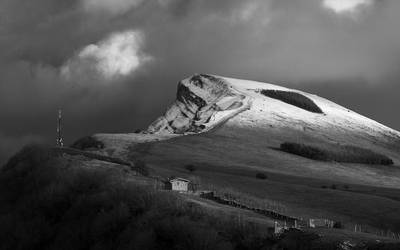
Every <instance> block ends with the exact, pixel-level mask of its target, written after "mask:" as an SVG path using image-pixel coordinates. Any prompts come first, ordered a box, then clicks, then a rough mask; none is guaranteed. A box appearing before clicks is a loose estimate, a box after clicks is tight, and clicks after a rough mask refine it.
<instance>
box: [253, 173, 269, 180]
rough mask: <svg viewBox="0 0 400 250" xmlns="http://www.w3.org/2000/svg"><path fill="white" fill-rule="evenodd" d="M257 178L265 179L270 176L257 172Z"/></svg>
mask: <svg viewBox="0 0 400 250" xmlns="http://www.w3.org/2000/svg"><path fill="white" fill-rule="evenodd" d="M256 178H257V179H262V180H265V179H267V178H268V176H267V175H266V174H264V173H257V174H256Z"/></svg>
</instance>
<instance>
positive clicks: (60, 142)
mask: <svg viewBox="0 0 400 250" xmlns="http://www.w3.org/2000/svg"><path fill="white" fill-rule="evenodd" d="M61 122H62V111H61V109H59V110H58V121H57V147H63V146H64V140H63V138H62V133H61V132H62V131H61V129H62V127H61Z"/></svg>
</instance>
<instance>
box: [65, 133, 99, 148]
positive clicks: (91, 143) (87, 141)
mask: <svg viewBox="0 0 400 250" xmlns="http://www.w3.org/2000/svg"><path fill="white" fill-rule="evenodd" d="M71 148H76V149H79V150H86V149H102V148H104V143H103V142H101V141H99V140H97V139H96V138H94V137H92V136H86V137H83V138H81V139H79V140H77V141H76V142H74V144H72V145H71Z"/></svg>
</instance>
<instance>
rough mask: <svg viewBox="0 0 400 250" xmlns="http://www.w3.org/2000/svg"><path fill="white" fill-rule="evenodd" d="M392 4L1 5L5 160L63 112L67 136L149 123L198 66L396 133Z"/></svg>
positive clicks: (150, 1)
mask: <svg viewBox="0 0 400 250" xmlns="http://www.w3.org/2000/svg"><path fill="white" fill-rule="evenodd" d="M399 11H400V2H399V1H397V0H348V1H343V0H304V1H297V0H248V1H242V0H219V1H211V0H146V1H141V0H117V1H111V0H71V1H53V0H36V1H31V0H1V1H0V135H1V136H0V139H1V141H0V151H2V152H3V153H1V154H0V158H1V157H3V159H0V162H1V161H2V160H3V161H4V159H5V158H6V155H9V154H11V153H12V152H13V151H15V150H16V148H17V147H19V146H20V145H22V144H24V143H29V142H30V141H42V142H48V143H54V141H55V140H54V137H55V124H56V121H55V119H56V114H57V109H59V108H62V109H63V110H64V120H65V124H64V129H65V133H66V134H65V136H66V140H67V143H71V142H72V141H74V140H75V139H77V138H78V137H80V136H84V135H87V134H92V133H96V132H129V131H133V130H135V129H136V128H143V127H146V125H148V124H149V123H150V122H151V121H152V120H153V119H154V118H156V117H157V116H158V115H159V114H160V113H162V112H163V111H164V109H165V108H166V107H167V105H168V104H169V103H170V102H171V101H172V100H173V99H174V95H175V89H176V82H177V81H179V80H180V79H182V78H184V77H187V76H189V75H191V74H194V73H210V74H217V75H225V76H231V77H238V78H246V79H252V80H259V81H264V82H272V83H276V84H281V85H285V86H289V87H294V88H299V89H304V90H306V91H310V92H314V93H317V94H320V95H323V96H324V97H326V98H328V99H332V100H335V101H338V102H339V103H340V104H342V105H345V106H348V107H349V108H351V109H355V110H356V111H358V112H360V113H362V114H364V115H366V116H369V117H371V118H374V119H377V120H378V121H379V122H382V123H384V124H386V125H389V126H391V127H393V128H395V129H400V118H399V117H398V116H395V115H393V113H394V110H395V107H398V106H399V105H400V100H399V98H398V96H397V95H396V93H399V90H400V86H399V84H398V83H397V82H398V81H399V79H400V73H399V72H400V70H399V66H400V59H399V58H400V43H399V41H400V33H399V32H397V30H398V25H399V24H400V16H399V15H398V12H399ZM328 90H329V91H328ZM8 145H12V146H8ZM5 149H7V150H5ZM6 151H7V152H6Z"/></svg>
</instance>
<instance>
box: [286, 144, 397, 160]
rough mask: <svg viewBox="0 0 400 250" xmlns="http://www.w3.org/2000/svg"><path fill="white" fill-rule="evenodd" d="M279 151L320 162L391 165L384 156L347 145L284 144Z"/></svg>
mask: <svg viewBox="0 0 400 250" xmlns="http://www.w3.org/2000/svg"><path fill="white" fill-rule="evenodd" d="M280 149H281V150H282V151H284V152H287V153H291V154H295V155H299V156H303V157H306V158H310V159H313V160H320V161H336V162H344V163H361V164H380V165H392V164H393V161H392V159H390V158H389V157H387V156H385V155H382V154H379V153H375V152H373V151H371V150H369V149H364V148H359V147H355V146H349V145H339V144H323V145H305V144H299V143H292V142H285V143H282V144H281V146H280Z"/></svg>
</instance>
